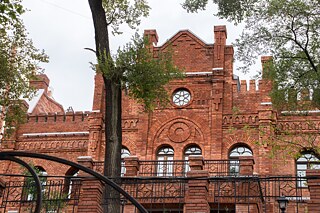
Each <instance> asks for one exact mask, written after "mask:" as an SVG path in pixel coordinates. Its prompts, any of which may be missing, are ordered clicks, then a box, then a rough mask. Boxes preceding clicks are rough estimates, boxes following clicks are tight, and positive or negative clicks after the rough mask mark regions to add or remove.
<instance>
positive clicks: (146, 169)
mask: <svg viewBox="0 0 320 213" xmlns="http://www.w3.org/2000/svg"><path fill="white" fill-rule="evenodd" d="M188 170H190V169H189V165H188V161H187V160H167V161H166V160H161V161H160V160H157V161H140V167H139V175H138V176H142V177H143V176H151V177H184V176H186V172H187V171H188Z"/></svg>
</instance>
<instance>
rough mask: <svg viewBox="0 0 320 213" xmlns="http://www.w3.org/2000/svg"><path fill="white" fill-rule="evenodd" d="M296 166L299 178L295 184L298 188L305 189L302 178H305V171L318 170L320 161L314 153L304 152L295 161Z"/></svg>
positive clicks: (305, 183)
mask: <svg viewBox="0 0 320 213" xmlns="http://www.w3.org/2000/svg"><path fill="white" fill-rule="evenodd" d="M296 166H297V176H298V177H299V178H298V182H297V185H298V187H307V180H306V179H305V178H303V177H305V176H306V171H307V169H320V161H319V158H317V157H316V156H315V155H314V153H312V152H305V153H303V154H302V155H301V157H300V158H298V159H297V161H296Z"/></svg>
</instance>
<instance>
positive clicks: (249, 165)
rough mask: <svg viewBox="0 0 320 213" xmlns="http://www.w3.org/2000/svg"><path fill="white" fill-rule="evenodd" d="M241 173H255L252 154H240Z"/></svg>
mask: <svg viewBox="0 0 320 213" xmlns="http://www.w3.org/2000/svg"><path fill="white" fill-rule="evenodd" d="M239 161H240V165H239V166H240V171H239V175H253V165H254V159H253V157H252V156H240V157H239Z"/></svg>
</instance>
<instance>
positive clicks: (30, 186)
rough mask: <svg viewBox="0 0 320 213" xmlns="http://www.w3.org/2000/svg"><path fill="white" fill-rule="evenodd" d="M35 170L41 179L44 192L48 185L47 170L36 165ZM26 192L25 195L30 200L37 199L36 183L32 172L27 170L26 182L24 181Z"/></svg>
mask: <svg viewBox="0 0 320 213" xmlns="http://www.w3.org/2000/svg"><path fill="white" fill-rule="evenodd" d="M33 169H34V171H35V172H36V173H37V175H38V177H39V179H40V184H41V186H42V193H43V192H44V191H45V187H46V185H47V175H48V173H47V172H46V170H45V169H44V168H43V167H41V166H35V167H34V168H33ZM24 185H25V186H24V192H23V194H24V195H23V197H24V198H26V199H27V200H28V201H30V200H34V199H36V193H37V192H36V191H37V190H36V184H35V181H34V179H33V177H31V174H30V173H29V172H27V177H26V178H25V183H24Z"/></svg>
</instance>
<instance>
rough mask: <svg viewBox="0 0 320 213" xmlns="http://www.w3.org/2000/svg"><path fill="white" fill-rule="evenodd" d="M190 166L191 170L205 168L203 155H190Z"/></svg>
mask: <svg viewBox="0 0 320 213" xmlns="http://www.w3.org/2000/svg"><path fill="white" fill-rule="evenodd" d="M189 166H190V170H191V171H195V170H203V166H204V160H203V156H202V155H190V156H189Z"/></svg>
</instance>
